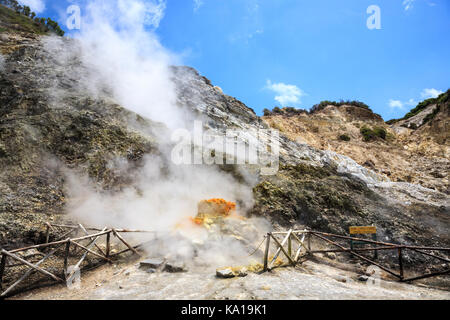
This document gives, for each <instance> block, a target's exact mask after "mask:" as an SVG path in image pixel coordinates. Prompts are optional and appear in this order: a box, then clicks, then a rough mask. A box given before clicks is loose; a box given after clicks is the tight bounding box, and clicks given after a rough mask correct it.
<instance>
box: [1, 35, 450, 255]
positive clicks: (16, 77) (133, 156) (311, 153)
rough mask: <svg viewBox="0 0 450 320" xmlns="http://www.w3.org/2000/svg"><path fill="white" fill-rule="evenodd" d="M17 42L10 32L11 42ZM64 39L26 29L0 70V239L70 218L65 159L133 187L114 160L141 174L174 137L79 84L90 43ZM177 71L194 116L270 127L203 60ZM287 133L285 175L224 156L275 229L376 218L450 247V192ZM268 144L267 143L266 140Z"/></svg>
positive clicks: (35, 236) (27, 235) (392, 236)
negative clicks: (208, 73)
mask: <svg viewBox="0 0 450 320" xmlns="http://www.w3.org/2000/svg"><path fill="white" fill-rule="evenodd" d="M18 37H19V36H15V37H14V46H16V45H17V43H20V39H19V38H18ZM8 41H10V40H6V41H3V40H2V43H1V46H0V47H1V48H3V49H5V50H4V51H7V50H6V49H8V48H9V47H8V43H9V42H8ZM44 41H51V40H49V39H48V38H44ZM61 44H62V47H61V46H60V47H56V48H59V49H60V50H62V51H57V52H49V51H46V50H48V48H49V47H48V46H45V45H43V43H42V41H41V39H40V38H36V39H29V38H27V39H26V40H25V39H24V41H23V43H22V45H21V46H20V48H19V49H17V50H12V53H9V54H7V55H6V56H5V62H4V68H3V69H0V165H1V169H0V192H1V194H0V245H10V246H18V245H20V244H23V243H24V242H37V241H40V240H42V237H43V229H42V224H43V222H44V221H47V220H51V219H60V218H64V215H63V213H64V208H65V204H66V200H67V199H66V196H67V195H66V193H65V189H64V187H65V185H66V180H65V175H64V171H65V170H66V169H67V168H70V169H73V170H76V171H77V172H83V173H87V174H88V175H89V177H90V178H91V179H92V180H94V181H96V182H97V183H98V185H97V187H98V189H99V191H102V190H112V191H114V190H119V189H121V188H122V187H123V186H126V185H132V184H133V177H134V175H133V174H129V172H126V173H124V174H123V173H121V172H118V171H117V170H115V169H116V168H114V167H111V166H110V163H111V161H112V160H114V159H116V158H118V157H120V158H123V159H126V161H127V165H128V166H131V167H132V168H134V170H136V172H138V171H139V168H140V165H141V164H142V163H141V162H142V159H143V157H144V156H145V155H146V154H160V150H161V149H162V148H170V146H171V145H170V141H169V142H168V141H165V140H163V139H162V138H161V137H162V136H163V135H164V134H163V133H162V132H166V133H167V132H169V131H168V130H167V128H165V126H164V125H162V124H158V123H155V122H153V121H152V120H151V119H146V118H143V117H141V116H140V115H138V114H136V113H133V112H131V111H129V110H126V109H124V108H123V107H121V106H120V105H119V104H118V103H117V102H116V101H115V100H114V99H113V98H112V97H111V95H110V92H109V91H108V90H109V89H108V88H103V89H102V90H99V91H97V93H98V95H93V94H92V93H91V91H90V89H89V88H88V84H85V83H82V82H81V81H82V79H83V78H84V75H85V74H86V73H89V72H90V71H89V70H87V69H86V67H85V66H84V65H83V64H82V62H81V61H80V60H77V59H76V58H74V59H61V54H62V53H64V52H72V54H73V52H76V50H80V49H79V48H78V47H77V44H76V42H75V41H73V40H68V39H65V40H61ZM11 45H13V44H11ZM64 50H66V51H64ZM73 56H74V57H76V56H77V55H76V54H74V55H73ZM171 70H172V80H173V82H174V83H175V88H176V92H177V95H178V106H179V107H180V108H181V110H185V113H186V114H185V117H186V119H190V120H192V121H193V120H194V119H199V120H201V121H202V123H203V126H204V129H212V130H215V131H217V132H221V131H223V130H225V129H239V130H244V131H249V132H251V131H252V130H258V129H263V130H264V129H268V128H267V125H266V124H264V122H263V121H262V120H261V119H260V118H259V117H258V116H257V115H256V114H255V113H254V112H253V110H251V109H250V108H248V107H246V106H245V105H244V104H243V103H242V102H240V101H238V100H237V99H235V98H232V97H230V96H227V95H224V94H223V93H222V92H221V90H220V89H219V88H217V87H214V86H213V85H212V84H211V82H210V81H209V80H208V79H206V78H204V77H202V76H200V75H199V74H198V73H197V72H196V71H195V70H194V69H192V68H188V67H173V68H171ZM188 122H189V121H188ZM278 141H279V144H280V165H281V166H280V170H279V171H278V172H277V173H276V174H275V175H272V176H263V175H259V174H258V170H255V168H254V167H252V166H220V168H221V169H223V170H224V171H225V172H229V173H231V174H232V175H234V176H235V177H237V178H238V179H242V180H243V183H247V184H248V185H250V186H251V187H252V188H253V194H254V200H255V205H254V207H253V208H252V209H251V210H250V213H251V214H252V215H255V216H263V217H266V218H268V219H269V220H270V221H271V222H272V223H273V225H274V226H276V227H278V226H281V227H284V228H290V227H297V226H308V227H311V228H314V229H319V230H323V231H331V232H334V233H341V234H345V233H347V230H348V227H349V226H350V225H366V224H374V225H377V226H378V228H379V230H380V235H383V240H385V241H399V242H402V243H405V242H407V243H418V244H424V245H440V246H443V245H450V238H449V233H448V229H449V226H450V221H449V204H448V198H447V197H446V196H445V195H443V194H442V193H439V192H437V191H432V190H429V189H425V188H422V187H419V186H417V185H412V184H399V183H393V182H390V181H388V180H387V179H386V178H383V177H381V176H379V175H378V174H376V173H374V172H372V171H370V170H368V169H366V168H364V167H362V166H359V165H358V164H357V163H356V162H354V161H353V160H352V159H350V158H347V157H344V156H341V155H338V154H335V153H332V152H328V151H320V150H317V149H314V148H312V147H311V146H308V145H306V144H299V143H297V142H294V141H292V140H289V139H288V138H286V137H285V136H283V135H280V136H279V138H278ZM163 145H166V146H165V147H164V146H163ZM258 148H259V150H260V151H261V152H264V146H263V145H262V144H261V145H260V146H259V147H258ZM160 157H161V158H162V159H163V160H164V159H165V158H164V155H160ZM165 161H169V160H167V159H166V160H165Z"/></svg>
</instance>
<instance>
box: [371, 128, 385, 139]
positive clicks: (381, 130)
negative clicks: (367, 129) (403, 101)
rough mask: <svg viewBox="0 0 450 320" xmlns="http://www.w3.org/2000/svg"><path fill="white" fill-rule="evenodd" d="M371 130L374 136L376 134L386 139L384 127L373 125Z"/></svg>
mask: <svg viewBox="0 0 450 320" xmlns="http://www.w3.org/2000/svg"><path fill="white" fill-rule="evenodd" d="M373 132H374V133H375V136H377V137H379V138H381V139H383V140H386V135H387V131H386V129H384V128H382V127H375V128H374V129H373Z"/></svg>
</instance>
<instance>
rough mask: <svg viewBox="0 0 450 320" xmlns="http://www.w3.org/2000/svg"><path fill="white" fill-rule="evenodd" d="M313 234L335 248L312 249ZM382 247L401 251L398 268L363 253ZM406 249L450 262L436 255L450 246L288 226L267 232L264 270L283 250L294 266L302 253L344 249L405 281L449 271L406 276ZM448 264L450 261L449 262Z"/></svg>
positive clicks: (304, 254) (449, 270) (448, 249)
mask: <svg viewBox="0 0 450 320" xmlns="http://www.w3.org/2000/svg"><path fill="white" fill-rule="evenodd" d="M280 236H282V237H283V238H282V240H281V239H278V238H277V237H280ZM312 238H316V239H318V240H320V241H321V242H324V243H326V244H328V245H331V246H333V247H336V249H328V250H313V249H312V248H311V245H312V244H311V243H312V241H311V240H312ZM332 239H341V240H347V241H358V242H363V243H367V244H371V245H372V247H370V248H357V249H355V248H354V249H351V248H346V247H344V246H343V245H341V244H339V243H338V242H336V241H334V240H332ZM271 241H273V242H274V243H275V248H276V251H275V254H274V255H273V257H272V256H270V245H271ZM383 250H394V251H396V252H397V255H398V266H399V270H398V271H396V270H391V269H390V268H389V267H387V266H384V265H382V264H381V263H379V262H376V261H373V260H372V259H369V258H367V257H365V256H363V255H361V254H360V253H362V252H370V251H377V252H378V251H383ZM406 250H411V251H413V252H416V253H419V254H422V255H425V256H429V257H432V258H435V259H437V260H440V261H443V262H446V263H449V262H450V260H449V259H447V258H445V257H442V256H439V255H437V253H436V252H447V253H450V248H439V247H420V246H407V245H398V244H393V243H386V242H381V241H374V240H369V239H362V238H356V237H348V236H341V235H336V234H331V233H324V232H318V231H311V230H297V231H295V230H289V231H287V232H272V233H268V234H267V235H266V247H265V251H264V271H269V270H270V269H273V267H274V264H275V262H276V261H277V259H278V257H279V255H280V254H281V253H283V255H284V256H285V257H286V258H287V260H288V261H289V265H292V266H295V265H296V264H298V263H299V262H300V259H301V258H302V257H305V256H308V255H310V254H315V253H330V252H334V253H344V252H347V253H349V254H351V255H352V256H354V257H356V258H358V259H360V260H363V261H365V262H368V263H371V264H373V265H375V266H377V267H379V268H380V269H382V270H384V271H386V272H387V273H389V274H391V275H393V276H394V277H396V278H397V279H398V280H399V281H402V282H408V281H414V280H419V279H425V278H429V277H435V276H439V275H445V274H449V273H450V269H448V268H447V269H445V270H442V271H437V272H430V273H424V274H421V275H419V276H413V277H409V278H408V277H406V276H405V268H404V259H403V255H404V252H405V251H406ZM447 267H448V265H447Z"/></svg>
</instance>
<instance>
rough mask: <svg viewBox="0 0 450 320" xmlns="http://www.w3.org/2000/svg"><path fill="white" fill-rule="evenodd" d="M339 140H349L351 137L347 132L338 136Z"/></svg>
mask: <svg viewBox="0 0 450 320" xmlns="http://www.w3.org/2000/svg"><path fill="white" fill-rule="evenodd" d="M339 140H341V141H350V140H351V138H350V137H349V136H348V135H347V134H341V135H340V136H339Z"/></svg>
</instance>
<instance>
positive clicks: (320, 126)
mask: <svg viewBox="0 0 450 320" xmlns="http://www.w3.org/2000/svg"><path fill="white" fill-rule="evenodd" d="M435 100H436V101H431V100H430V101H428V102H429V103H428V104H427V105H426V106H423V107H421V108H418V109H417V110H416V111H415V112H412V113H409V115H410V116H408V117H405V119H402V120H398V121H388V123H385V122H384V121H383V119H382V118H381V117H380V116H379V115H376V114H375V113H373V112H372V111H371V110H370V109H366V108H361V107H358V106H354V105H347V104H344V105H342V106H336V105H326V106H324V107H323V108H321V109H320V110H318V111H313V112H301V113H297V114H292V113H289V112H286V111H285V110H280V112H272V113H270V114H267V113H266V114H267V116H264V117H263V119H264V120H265V121H266V123H267V124H268V125H270V126H271V127H273V128H277V129H279V130H280V131H281V132H283V133H284V134H285V135H286V136H288V137H289V138H290V139H292V140H293V141H297V142H298V143H306V144H309V145H311V146H314V147H316V148H319V149H321V150H330V151H334V152H337V153H339V154H342V155H346V156H348V157H350V158H352V159H353V160H355V161H356V162H357V163H358V164H360V165H362V166H364V167H366V168H368V169H370V170H373V171H375V172H377V173H378V174H380V175H383V176H384V177H386V178H388V179H390V180H391V181H396V182H408V183H415V184H420V185H421V186H423V187H426V188H431V189H434V190H438V191H440V192H443V193H446V194H448V193H449V191H450V189H449V176H448V173H449V172H450V143H449V138H450V137H449V135H450V128H449V104H450V103H449V101H448V92H447V93H445V94H443V95H442V96H441V97H440V100H439V99H435ZM438 101H439V102H438ZM419 106H420V105H419Z"/></svg>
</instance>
